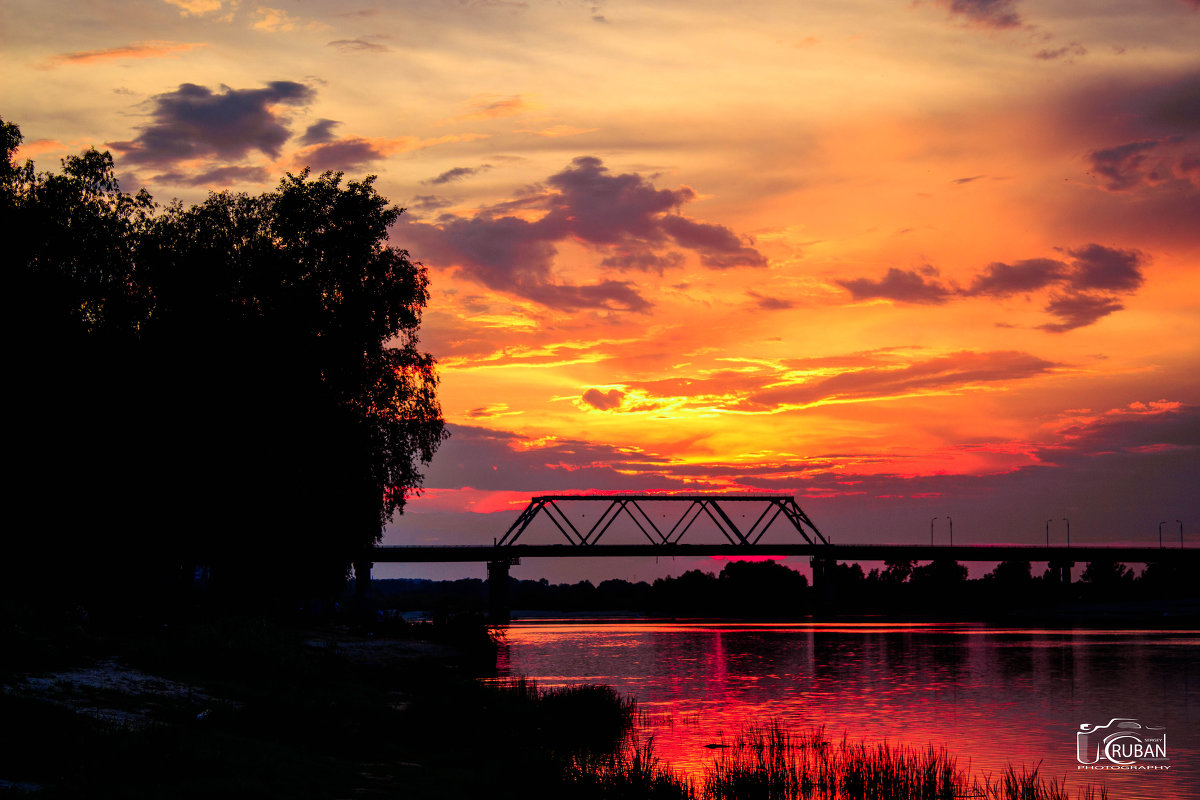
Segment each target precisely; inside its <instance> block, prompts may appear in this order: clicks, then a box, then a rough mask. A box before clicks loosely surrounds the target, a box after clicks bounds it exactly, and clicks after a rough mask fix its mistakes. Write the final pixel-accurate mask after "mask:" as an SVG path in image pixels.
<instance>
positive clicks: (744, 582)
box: [718, 560, 808, 617]
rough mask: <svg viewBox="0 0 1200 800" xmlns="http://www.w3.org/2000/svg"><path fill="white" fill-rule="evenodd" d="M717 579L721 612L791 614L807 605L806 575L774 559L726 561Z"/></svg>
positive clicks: (771, 615)
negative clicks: (719, 588) (722, 605)
mask: <svg viewBox="0 0 1200 800" xmlns="http://www.w3.org/2000/svg"><path fill="white" fill-rule="evenodd" d="M718 580H719V581H720V584H721V594H722V596H723V597H724V599H725V602H724V611H725V613H732V614H737V615H741V616H749V617H783V616H795V615H797V614H802V613H804V611H805V609H806V608H807V606H808V578H806V577H805V576H804V575H801V574H800V573H799V572H796V571H795V570H794V569H790V568H788V567H786V566H784V565H783V564H780V563H778V562H775V561H769V560H768V561H730V562H729V563H728V564H726V565H725V567H724V568H723V569H722V570H721V574H720V576H719V578H718Z"/></svg>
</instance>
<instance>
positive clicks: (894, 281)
mask: <svg viewBox="0 0 1200 800" xmlns="http://www.w3.org/2000/svg"><path fill="white" fill-rule="evenodd" d="M928 274H929V273H928V270H921V271H920V272H918V271H917V270H903V269H896V268H895V267H892V268H891V269H889V270H888V271H887V274H886V275H884V276H883V277H882V278H881V279H879V280H877V281H876V280H871V279H870V278H854V279H852V280H839V281H837V283H838V284H840V285H841V286H843V287H845V288H846V289H847V290H849V292H850V294H851V296H852V297H853V298H854V299H855V300H871V299H874V298H884V299H887V300H898V301H900V302H902V303H920V304H924V305H939V304H941V303H945V302H946V301H947V300H949V299H950V297H951V296H952V295H953V294H954V291H953V290H952V289H950V288H948V287H946V286H945V285H943V284H942V283H939V282H938V281H936V280H926V279H925V276H926V275H928ZM934 274H935V275H936V271H935V272H934Z"/></svg>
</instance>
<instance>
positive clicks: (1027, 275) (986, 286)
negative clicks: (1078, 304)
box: [966, 258, 1067, 297]
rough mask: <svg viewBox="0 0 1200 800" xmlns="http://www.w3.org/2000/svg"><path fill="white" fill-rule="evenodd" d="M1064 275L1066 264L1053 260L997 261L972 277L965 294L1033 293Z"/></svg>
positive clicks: (1003, 294)
mask: <svg viewBox="0 0 1200 800" xmlns="http://www.w3.org/2000/svg"><path fill="white" fill-rule="evenodd" d="M1066 274H1067V265H1066V264H1064V263H1063V262H1061V261H1056V260H1054V259H1052V258H1030V259H1027V260H1025V261H1017V262H1016V263H1013V264H1004V263H1001V262H999V261H996V262H993V263H991V264H988V265H987V266H986V267H985V268H984V270H983V272H982V273H981V274H979V275H976V276H975V280H973V281H972V282H971V286H970V288H969V289H967V290H966V294H968V295H993V296H997V297H1004V296H1006V295H1011V294H1020V293H1022V292H1033V291H1037V290H1038V289H1044V288H1046V287H1047V286H1050V285H1051V284H1053V283H1057V282H1058V281H1061V280H1062V279H1063V278H1064V277H1065V276H1066Z"/></svg>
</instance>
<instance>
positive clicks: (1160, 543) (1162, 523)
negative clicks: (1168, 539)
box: [1158, 519, 1167, 550]
mask: <svg viewBox="0 0 1200 800" xmlns="http://www.w3.org/2000/svg"><path fill="white" fill-rule="evenodd" d="M1166 524H1167V521H1166V520H1165V519H1164V520H1163V521H1162V522H1160V523H1158V547H1159V549H1160V550H1161V549H1162V526H1163V525H1166Z"/></svg>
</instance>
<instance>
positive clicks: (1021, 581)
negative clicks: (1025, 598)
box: [983, 561, 1033, 586]
mask: <svg viewBox="0 0 1200 800" xmlns="http://www.w3.org/2000/svg"><path fill="white" fill-rule="evenodd" d="M983 577H984V579H985V580H993V581H995V582H996V583H998V584H1002V585H1008V586H1023V585H1026V584H1028V583H1029V582H1030V581H1032V580H1033V571H1032V565H1031V564H1030V563H1029V562H1028V561H1001V562H1000V563H999V564H997V565H996V568H995V569H993V570H992V571H991V572H989V573H988V574H987V575H984V576H983Z"/></svg>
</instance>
